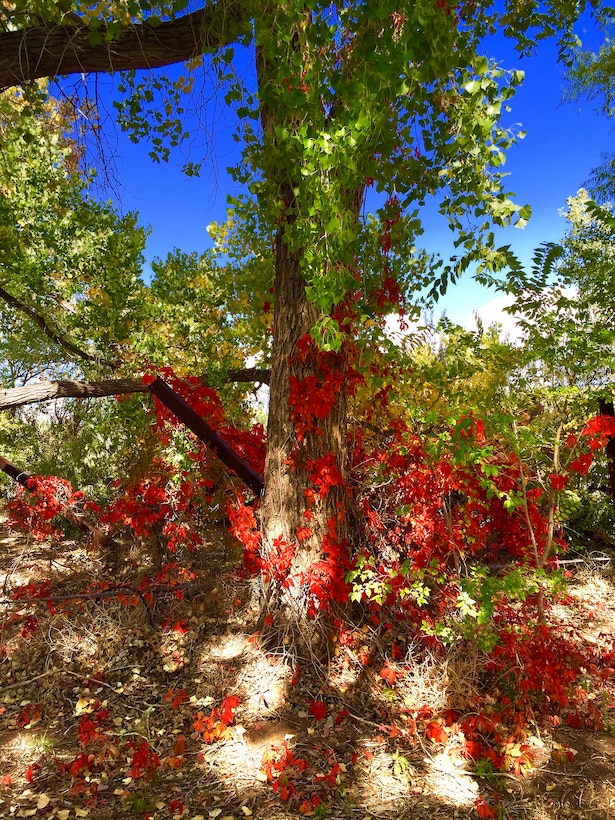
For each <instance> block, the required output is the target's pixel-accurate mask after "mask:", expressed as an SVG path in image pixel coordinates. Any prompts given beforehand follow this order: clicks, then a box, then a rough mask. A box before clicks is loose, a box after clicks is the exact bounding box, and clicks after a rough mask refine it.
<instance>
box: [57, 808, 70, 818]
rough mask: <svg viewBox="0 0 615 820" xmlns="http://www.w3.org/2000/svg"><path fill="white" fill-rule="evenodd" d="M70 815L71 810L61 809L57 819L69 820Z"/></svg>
mask: <svg viewBox="0 0 615 820" xmlns="http://www.w3.org/2000/svg"><path fill="white" fill-rule="evenodd" d="M69 814H70V809H61V810H60V811H59V812H58V813H57V814H56V817H57V818H58V820H68V815H69Z"/></svg>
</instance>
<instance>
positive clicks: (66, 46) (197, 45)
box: [0, 0, 249, 91]
mask: <svg viewBox="0 0 615 820" xmlns="http://www.w3.org/2000/svg"><path fill="white" fill-rule="evenodd" d="M243 6H244V4H243V3H242V2H239V0H218V2H217V3H215V4H208V5H207V6H206V8H203V9H199V10H198V11H195V12H192V13H191V14H186V15H185V16H183V17H180V18H177V19H175V20H171V21H167V22H163V23H159V24H158V25H152V24H151V23H148V22H145V23H142V24H139V25H131V26H128V27H127V28H125V29H124V30H123V31H122V32H121V33H120V34H119V36H117V37H115V38H111V39H109V41H108V42H105V35H106V30H105V28H104V27H103V28H100V29H98V32H97V34H98V35H99V36H100V37H101V38H102V42H98V43H96V44H94V45H93V44H92V42H93V41H92V35H93V31H92V30H91V29H90V28H88V27H87V26H79V25H74V26H72V25H57V24H53V23H49V24H48V25H39V26H32V27H30V28H27V29H22V30H19V31H9V32H2V33H0V91H4V90H5V89H7V88H11V87H13V86H17V85H22V84H24V83H27V82H30V81H32V80H37V79H40V78H41V77H54V76H60V75H69V74H89V73H111V72H113V71H125V70H131V69H151V68H160V67H162V66H167V65H172V64H174V63H181V62H185V61H186V60H191V59H193V58H194V57H197V56H198V55H200V54H202V53H203V52H206V51H212V50H214V49H217V48H220V47H221V46H223V45H226V44H228V43H230V42H233V41H234V40H235V39H236V38H237V37H238V35H239V34H240V33H241V32H242V30H245V25H246V23H247V22H249V18H247V15H246V11H245V9H244V7H243Z"/></svg>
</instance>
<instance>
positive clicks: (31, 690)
mask: <svg viewBox="0 0 615 820" xmlns="http://www.w3.org/2000/svg"><path fill="white" fill-rule="evenodd" d="M0 543H1V548H2V563H1V566H0V573H2V575H0V585H2V584H4V587H5V592H4V597H3V599H2V614H3V617H4V626H5V627H6V628H4V629H3V631H2V633H1V636H2V637H1V639H0V643H1V644H2V645H4V647H5V650H4V655H3V656H2V658H1V659H0V816H7V817H25V816H36V817H46V818H50V819H51V818H58V820H73V818H76V817H80V816H81V817H85V816H91V817H93V818H99V819H100V820H111V819H112V818H113V820H122V818H131V817H145V816H146V814H148V815H149V817H151V818H152V820H161V819H162V818H165V820H166V818H171V817H173V816H174V815H175V817H176V818H179V817H182V818H184V820H186V818H187V819H188V820H189V819H190V818H194V817H202V818H205V820H208V819H209V818H212V819H213V818H216V817H217V818H220V820H223V819H224V818H235V820H239V818H246V817H255V818H271V820H284V818H291V817H297V816H299V805H300V804H301V803H300V801H301V800H308V801H311V800H312V799H313V798H315V797H316V796H318V797H320V799H321V801H322V802H321V806H322V807H323V808H322V809H320V810H317V811H316V815H317V816H327V817H347V818H357V820H358V819H359V818H366V817H369V818H374V819H375V818H379V820H389V819H390V820H393V818H414V819H415V820H421V819H422V818H427V817H429V818H441V819H442V820H445V818H475V817H476V816H477V815H476V809H475V801H476V799H477V797H478V795H479V794H481V793H483V794H486V795H487V796H490V795H491V794H492V793H493V792H497V793H498V794H499V796H500V800H501V805H502V807H503V814H502V815H501V817H502V818H503V817H507V818H509V820H517V818H518V820H521V818H523V820H526V818H527V820H565V819H566V818H591V820H603V818H604V820H606V818H608V817H614V816H615V785H614V784H613V782H614V779H615V741H613V740H612V739H611V738H610V737H609V736H608V735H606V734H601V735H600V734H596V733H590V732H587V731H576V732H575V731H573V730H572V729H568V728H567V729H565V730H563V729H561V728H560V729H559V730H558V732H559V734H555V735H553V736H551V735H545V734H543V735H542V736H541V737H538V736H536V737H535V738H534V739H533V740H531V739H530V743H531V746H532V753H533V756H534V765H533V767H530V768H529V769H528V770H527V772H526V774H525V775H524V777H522V778H513V777H512V776H504V775H502V774H497V773H489V772H486V773H484V774H483V776H479V775H478V774H477V772H476V767H475V765H474V764H473V762H472V761H471V760H468V759H467V758H464V756H463V754H462V753H461V752H462V749H463V743H464V738H463V734H462V732H461V731H460V730H459V728H458V727H457V728H455V726H452V727H449V729H448V732H449V742H448V743H447V744H446V745H444V744H442V743H437V742H435V741H433V740H430V739H429V738H428V737H427V735H426V733H425V723H424V722H423V723H421V721H420V720H419V719H418V718H417V721H418V728H417V731H416V732H412V731H409V727H410V722H409V721H410V720H411V719H410V718H409V715H412V714H414V715H415V716H416V715H417V714H419V713H421V711H423V712H424V713H425V714H429V715H433V716H434V717H437V716H438V715H439V714H441V713H442V712H443V711H444V710H447V709H451V708H457V709H459V710H464V712H465V713H466V714H467V713H468V712H470V713H471V711H472V704H473V703H474V702H475V701H476V698H477V697H478V696H479V694H480V693H481V681H483V680H484V669H483V667H482V660H481V657H480V655H479V653H478V652H477V651H476V648H475V647H473V645H472V644H471V643H470V642H465V643H463V644H460V645H458V646H456V647H453V648H452V649H451V650H450V651H449V652H448V654H447V655H446V657H444V658H443V657H442V656H439V655H434V654H433V653H429V652H426V651H424V650H419V647H417V646H415V645H412V644H408V643H407V642H406V637H405V635H404V632H403V629H404V627H403V625H399V626H396V627H395V630H394V634H391V635H387V636H386V640H387V641H388V642H389V643H388V644H387V646H389V647H390V642H391V641H392V640H393V639H394V640H395V641H397V643H398V644H399V645H400V646H403V647H404V654H403V656H402V657H400V658H399V659H398V660H397V664H396V666H397V667H398V668H399V669H400V670H401V669H403V671H404V674H403V675H402V676H400V677H399V678H398V679H397V680H396V681H395V682H394V684H392V685H388V684H387V682H386V681H384V680H383V679H382V677H381V676H380V675H379V670H380V667H381V666H382V663H383V659H384V658H385V657H386V652H387V651H388V650H387V646H384V645H382V644H381V641H382V633H381V632H379V631H378V630H377V629H372V628H371V627H367V626H363V627H360V628H359V627H357V628H356V629H355V631H354V633H353V640H354V642H355V643H354V646H353V647H352V648H351V647H350V646H348V645H344V646H341V645H339V644H332V645H331V647H330V656H331V657H330V663H329V665H328V667H327V668H326V670H325V671H326V674H325V675H323V674H322V670H323V668H321V670H320V672H321V674H320V675H317V676H311V675H310V674H309V673H308V670H306V669H304V670H303V674H301V675H297V670H296V668H295V666H294V665H293V663H292V659H291V658H290V657H289V656H288V655H287V654H285V653H284V651H283V649H282V651H280V652H273V651H272V650H271V647H270V645H269V648H267V647H268V645H267V644H265V643H263V642H261V641H260V640H259V638H258V636H255V634H254V631H255V628H256V622H257V616H258V612H257V611H256V610H255V609H253V608H252V606H251V600H252V590H251V588H250V586H249V584H248V583H244V582H241V581H240V580H238V578H237V577H236V576H232V575H230V574H228V573H229V569H230V562H231V560H232V558H233V550H232V548H231V547H229V544H228V543H227V542H226V541H225V540H224V539H223V538H222V537H221V535H220V534H219V533H212V539H211V543H210V545H209V547H208V550H207V552H206V553H202V554H201V555H194V556H192V557H190V556H187V560H190V561H191V562H192V565H191V569H192V571H194V573H195V578H194V580H193V581H191V582H190V583H189V584H188V585H187V586H186V587H185V588H184V598H183V600H180V599H179V598H178V597H175V596H174V595H173V594H172V593H169V592H168V590H167V591H166V592H165V591H164V590H161V591H160V594H159V596H158V597H157V599H156V600H155V601H154V602H153V603H152V604H150V605H148V606H145V605H144V603H143V601H141V602H138V603H137V605H135V606H130V607H127V606H125V605H123V604H122V602H121V601H120V600H119V599H118V598H114V597H107V598H104V597H100V598H95V597H94V598H86V599H82V600H80V601H79V600H77V599H75V600H74V601H72V602H68V603H67V602H62V604H61V606H60V605H57V606H56V611H55V612H51V611H50V610H49V609H48V607H47V605H46V604H45V603H44V602H39V603H36V602H30V603H28V604H21V603H19V602H16V601H13V600H11V599H10V596H9V594H8V593H9V590H10V589H11V588H12V587H14V585H15V584H23V583H29V582H31V581H33V580H39V581H40V580H42V579H43V578H51V579H52V580H53V584H54V595H58V596H69V595H70V594H71V593H75V594H76V593H78V592H79V591H80V590H81V591H82V590H83V589H85V588H86V587H88V585H91V584H94V583H96V582H97V581H100V580H101V578H104V577H106V576H105V573H106V572H107V571H106V570H105V568H104V565H103V563H102V561H101V560H99V557H98V556H97V554H96V553H92V552H89V551H88V550H87V549H86V548H84V546H83V545H81V544H69V545H65V547H63V548H62V549H59V548H58V547H57V546H55V545H41V544H29V543H24V542H22V541H20V540H19V539H15V538H14V537H12V536H5V535H2V534H0ZM122 558H123V560H122V561H121V562H120V564H119V568H118V571H117V580H118V581H120V580H127V581H130V583H131V584H132V585H133V586H134V585H136V584H137V583H138V581H139V580H140V579H141V578H143V577H144V576H145V575H147V574H148V573H149V572H151V567H148V566H147V555H141V554H139V553H138V552H136V550H135V549H134V547H132V548H128V547H127V549H126V554H125V555H124V556H123V557H122ZM614 591H615V590H613V585H612V579H611V578H610V577H609V575H608V574H607V573H605V572H597V571H595V570H594V571H593V572H591V573H585V574H579V575H578V578H577V579H575V581H574V583H573V584H572V585H571V588H570V596H569V600H568V601H567V602H561V603H560V604H558V606H557V608H556V609H555V612H554V616H555V617H557V618H560V619H561V620H562V622H563V621H564V620H565V619H567V621H570V619H571V618H572V619H573V620H574V623H575V625H576V627H577V628H578V630H579V632H580V633H581V634H582V635H583V636H584V637H585V639H586V640H587V641H588V642H592V641H593V642H604V641H606V640H609V639H610V640H612V638H613V635H614V634H615V629H614V625H615V620H614V619H615V595H614V594H613V592H614ZM27 614H30V615H32V616H34V617H36V618H37V619H38V626H37V628H36V629H35V630H34V631H33V632H32V634H31V635H30V636H29V637H28V638H23V637H20V635H19V634H18V633H19V631H20V630H21V629H22V627H23V624H24V617H25V616H26V615H27ZM11 617H14V618H15V619H16V620H14V622H12V623H10V619H11ZM7 619H8V621H7ZM174 625H180V628H177V629H176V628H174ZM282 647H283V641H282ZM366 656H369V658H371V661H370V663H369V664H366V663H365V661H364V660H362V658H364V657H366ZM393 666H395V664H393ZM177 692H182V693H185V696H184V695H182V697H181V698H180V701H179V702H177V703H176V704H175V705H173V703H172V694H171V696H170V695H169V693H177ZM229 695H234V696H237V698H238V699H239V704H238V707H237V711H236V715H235V720H234V722H233V724H232V725H231V726H230V727H229V729H228V730H227V731H226V732H224V733H222V734H221V736H220V737H219V738H218V739H217V742H213V743H211V742H205V741H204V739H203V737H202V733H199V732H197V731H195V729H194V721H195V718H196V716H197V714H198V713H199V712H200V713H201V714H203V715H210V714H211V713H212V710H213V709H214V708H215V707H218V708H220V706H221V704H222V702H223V700H224V698H225V697H227V696H229ZM314 701H318V702H322V703H324V704H325V705H326V710H327V711H326V714H325V715H324V716H323V717H322V719H320V720H318V719H316V717H315V716H314V715H313V714H312V712H311V704H313V703H314ZM28 704H30V706H28ZM613 706H615V704H613V703H611V704H609V703H605V714H608V713H609V709H611V714H613V708H612V707H613ZM28 709H30V710H31V715H33V716H34V717H33V718H32V719H31V720H30V721H29V722H26V723H24V710H26V711H27V710H28ZM100 709H104V710H106V711H107V712H108V719H106V720H105V721H104V732H105V733H106V734H108V741H107V743H106V745H105V744H104V743H91V744H89V745H88V746H85V747H84V746H82V745H80V743H79V741H78V731H79V727H80V724H81V722H82V720H83V718H84V716H85V717H88V716H89V717H91V718H92V719H94V718H95V716H96V715H97V714H99V712H100ZM35 710H38V711H35ZM179 737H182V738H184V740H183V741H182V743H183V744H184V746H181V745H179V746H178V745H177V743H178V738H179ZM597 740H599V741H600V743H599V744H598V745H596V742H594V741H597ZM142 741H145V742H147V743H148V744H149V746H150V748H151V749H152V751H153V752H155V753H156V754H158V755H159V756H160V761H161V762H160V765H159V767H158V770H157V772H156V775H155V777H153V778H152V779H151V780H148V779H147V778H136V777H130V776H129V774H128V772H129V768H130V764H131V757H132V754H133V752H134V750H131V748H130V744H131V743H132V744H134V743H140V742H142ZM554 743H559V744H560V746H562V747H563V746H572V747H573V748H575V749H577V751H578V753H577V754H576V756H575V758H574V761H573V762H572V763H570V764H566V765H561V764H560V763H556V762H555V759H554V757H553V756H552V752H554V751H557V747H556V746H554ZM592 744H593V745H592ZM609 744H611V745H609ZM289 751H290V752H292V754H294V755H295V757H296V758H299V759H301V760H305V761H306V766H307V769H306V771H305V772H302V771H301V770H300V769H299V768H295V769H293V767H291V768H290V781H291V783H292V784H294V786H296V788H297V791H298V792H299V793H300V795H301V797H300V799H297V800H295V801H294V802H288V801H286V802H284V801H282V800H281V799H280V794H279V790H278V793H277V794H275V793H274V789H273V787H272V782H271V781H272V780H274V779H275V777H276V776H277V775H278V774H279V772H276V771H275V769H274V770H273V774H272V771H271V769H270V771H269V777H268V775H267V766H268V765H269V764H270V763H271V761H272V760H273V761H275V760H277V759H279V758H280V757H281V756H283V755H284V754H285V753H287V752H289ZM81 752H86V753H87V754H92V755H94V759H93V760H92V761H91V763H90V768H89V769H87V770H85V771H86V772H89V774H87V778H86V779H84V780H83V782H84V783H85V784H86V791H85V793H81V792H79V790H78V789H77V790H75V787H76V786H78V785H79V783H80V782H81V781H80V778H79V777H77V776H75V775H71V774H70V772H68V773H64V774H62V773H61V764H64V765H70V763H71V762H72V761H73V760H74V758H75V755H77V754H79V753H81ZM174 758H175V759H179V758H181V761H180V765H177V766H175V765H174V764H173V763H172V762H169V761H172V760H173V759H174ZM334 765H337V766H338V769H337V770H336V773H334V774H331V773H332V771H334V769H333V767H334ZM37 767H40V768H37ZM29 777H30V779H31V780H32V782H29V780H28V778H29ZM94 785H95V788H94ZM91 789H93V791H94V792H96V793H95V794H94V793H92V790H91ZM47 798H49V799H48V802H45V801H46V799H47ZM173 800H176V801H180V802H181V804H183V805H184V807H185V811H184V812H183V814H182V813H181V812H180V811H179V808H178V806H179V803H175V804H174V803H172V801H173ZM43 804H44V805H43ZM169 806H172V807H174V808H172V809H170V808H169ZM313 808H314V806H313ZM319 812H320V815H319ZM312 814H314V812H313V811H312Z"/></svg>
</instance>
